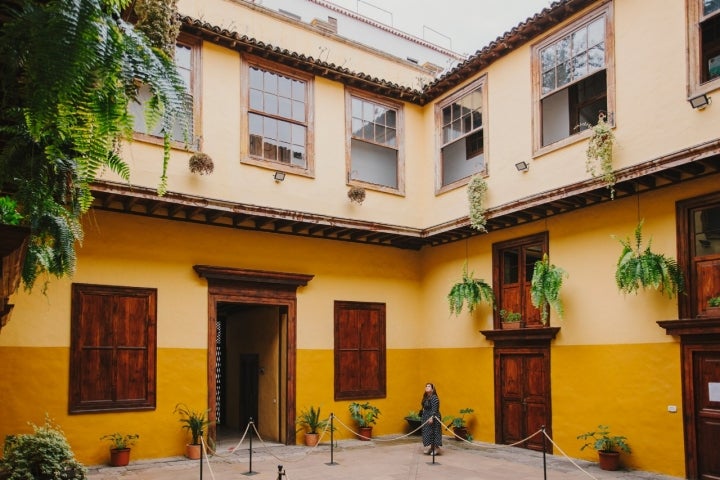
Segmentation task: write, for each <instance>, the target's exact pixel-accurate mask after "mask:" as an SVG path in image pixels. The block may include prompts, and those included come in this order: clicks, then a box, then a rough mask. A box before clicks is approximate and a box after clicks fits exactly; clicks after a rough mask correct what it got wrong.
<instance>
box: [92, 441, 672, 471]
mask: <svg viewBox="0 0 720 480" xmlns="http://www.w3.org/2000/svg"><path fill="white" fill-rule="evenodd" d="M235 447H237V448H236V449H235V451H231V450H232V449H233V448H235ZM217 452H218V453H217V454H216V455H215V456H212V457H210V458H209V460H206V461H205V463H204V464H203V469H202V474H201V473H200V462H199V461H197V460H194V461H193V460H187V459H185V458H183V457H174V458H167V459H159V460H153V461H137V462H134V461H131V462H130V465H128V466H127V467H114V468H113V467H108V466H96V467H90V469H89V470H90V471H89V475H88V478H89V479H90V480H118V479H132V480H145V479H147V480H149V479H153V480H192V479H199V478H202V479H206V480H229V479H239V478H244V477H246V476H247V477H248V478H253V479H257V480H261V479H268V480H269V479H277V480H309V479H325V480H332V479H338V480H341V479H342V480H345V479H356V478H357V479H363V480H401V479H402V480H436V479H446V478H447V479H454V480H465V479H484V480H526V479H527V480H531V479H532V480H536V479H537V480H544V479H549V480H576V479H577V480H579V479H584V480H587V479H588V478H590V479H597V480H605V479H624V480H678V479H677V478H676V477H668V476H664V475H657V474H652V473H648V472H641V471H618V472H606V471H603V470H600V469H599V468H598V466H597V464H595V463H592V462H586V461H582V460H580V461H578V460H573V461H571V460H569V459H567V458H565V457H564V456H561V455H547V456H546V465H547V471H546V472H544V470H543V455H542V453H541V452H534V451H529V450H525V449H521V448H514V447H507V446H500V445H494V444H483V443H479V442H476V443H474V444H472V445H471V444H467V443H463V442H460V441H456V440H452V439H447V440H446V441H445V446H444V448H443V449H442V453H441V455H439V456H436V457H435V458H434V459H433V457H432V456H429V455H424V454H423V452H422V446H421V444H420V441H419V439H418V438H417V437H407V438H403V439H384V438H382V437H380V438H376V439H373V440H371V441H369V442H364V441H359V440H340V441H339V442H336V446H335V447H334V448H333V449H331V448H330V444H329V443H321V444H320V445H319V446H317V447H315V448H309V447H304V446H285V445H278V444H264V443H262V442H258V441H257V440H255V441H253V454H252V457H251V456H250V453H249V445H248V442H247V441H245V442H243V443H242V444H241V445H239V446H237V444H231V445H227V444H225V445H218V449H217ZM331 460H332V462H331ZM331 463H332V464H331ZM280 465H281V466H282V467H281V469H279V466H280ZM279 473H281V474H280V475H279Z"/></svg>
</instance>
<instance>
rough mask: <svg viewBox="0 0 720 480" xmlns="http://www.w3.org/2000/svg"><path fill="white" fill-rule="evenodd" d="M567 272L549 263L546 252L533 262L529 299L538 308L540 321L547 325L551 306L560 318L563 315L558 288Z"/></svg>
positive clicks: (560, 286)
mask: <svg viewBox="0 0 720 480" xmlns="http://www.w3.org/2000/svg"><path fill="white" fill-rule="evenodd" d="M567 276H568V275H567V272H565V270H563V269H562V268H560V267H557V266H555V265H553V264H551V263H550V258H549V257H548V254H547V253H544V254H543V257H542V260H538V261H537V262H535V266H534V268H533V276H532V279H531V280H530V300H531V301H532V304H533V306H534V307H535V308H538V309H540V321H541V322H542V324H543V325H547V323H548V318H549V316H550V307H552V308H553V309H554V310H555V311H556V312H557V314H558V316H559V317H560V318H562V317H563V314H564V310H563V304H562V301H561V300H560V288H562V284H563V279H564V278H565V277H567Z"/></svg>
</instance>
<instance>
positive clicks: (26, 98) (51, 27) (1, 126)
mask: <svg viewBox="0 0 720 480" xmlns="http://www.w3.org/2000/svg"><path fill="white" fill-rule="evenodd" d="M129 3H130V1H129V0H48V1H40V0H37V1H34V0H22V1H19V2H16V3H14V4H13V5H14V8H13V7H8V11H7V15H6V16H3V17H2V18H3V19H4V20H5V21H4V22H3V23H2V24H0V58H2V59H3V68H2V69H0V188H2V189H3V190H5V191H8V192H10V193H11V195H12V196H13V198H14V199H15V200H16V201H17V204H18V207H19V211H20V213H21V214H22V215H23V217H24V222H26V223H28V224H29V225H30V227H31V231H32V239H31V242H30V246H29V250H28V255H27V256H26V259H25V264H24V267H23V282H24V283H25V286H26V288H28V289H29V288H32V285H33V284H34V282H35V280H36V278H37V276H38V275H39V274H42V273H46V274H53V275H55V276H58V277H60V276H63V275H68V274H72V273H73V271H74V268H75V251H74V248H75V243H76V242H79V241H81V239H82V228H81V224H80V218H81V217H82V215H83V214H84V213H86V212H87V211H88V209H89V208H90V207H91V205H92V201H93V197H92V193H91V189H90V186H91V184H92V182H93V181H94V180H95V178H96V177H97V176H98V175H99V174H100V172H101V171H102V170H103V169H108V170H110V171H113V172H116V173H117V174H119V175H120V176H121V177H122V178H123V179H125V180H126V181H129V174H130V172H129V168H128V166H127V164H126V163H125V162H124V161H123V160H122V159H121V158H120V156H119V145H120V142H121V141H122V140H123V139H127V138H130V137H131V136H132V127H133V120H132V117H131V115H130V114H129V113H128V105H129V104H130V102H133V101H136V100H137V93H138V89H137V84H138V82H140V83H143V84H146V85H148V86H149V88H150V91H151V94H152V99H151V101H150V102H149V106H148V108H149V112H148V116H149V117H150V118H155V119H157V121H158V122H159V123H160V125H161V128H162V131H163V132H164V136H165V142H164V145H165V148H164V154H163V163H162V173H161V177H160V185H159V187H158V193H159V194H161V195H162V194H164V192H165V190H166V188H167V186H166V182H167V176H166V169H167V163H168V161H169V158H170V135H171V133H172V129H173V125H174V123H175V120H176V119H177V118H180V119H182V118H186V117H187V115H186V110H187V102H186V101H185V97H186V91H185V85H184V84H183V81H182V80H181V79H180V77H179V76H178V74H177V71H176V69H175V66H174V64H173V61H172V58H170V57H169V56H168V55H167V54H165V53H164V52H163V51H162V50H161V49H159V48H156V47H154V46H151V45H150V42H149V41H148V39H147V37H146V36H145V35H144V34H141V33H139V32H137V31H135V30H134V28H133V26H132V25H130V24H129V23H126V22H125V21H123V20H122V18H121V12H122V10H123V9H124V8H127V7H128V5H129Z"/></svg>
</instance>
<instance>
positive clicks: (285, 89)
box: [278, 77, 292, 98]
mask: <svg viewBox="0 0 720 480" xmlns="http://www.w3.org/2000/svg"><path fill="white" fill-rule="evenodd" d="M278 95H280V96H281V97H286V98H290V97H292V81H291V80H290V79H289V78H286V77H280V78H278Z"/></svg>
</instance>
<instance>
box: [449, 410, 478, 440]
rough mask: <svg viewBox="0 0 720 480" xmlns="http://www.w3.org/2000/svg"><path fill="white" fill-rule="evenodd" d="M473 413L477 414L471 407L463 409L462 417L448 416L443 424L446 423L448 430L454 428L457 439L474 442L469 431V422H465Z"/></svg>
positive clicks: (461, 411)
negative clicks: (466, 417) (466, 416)
mask: <svg viewBox="0 0 720 480" xmlns="http://www.w3.org/2000/svg"><path fill="white" fill-rule="evenodd" d="M473 412H475V410H473V409H472V408H470V407H467V408H463V409H461V410H460V416H455V415H448V416H446V417H444V418H443V423H445V424H446V425H447V427H448V428H450V427H452V429H453V433H455V436H456V437H457V438H460V439H463V440H471V441H472V435H470V434H469V433H468V431H467V421H466V420H465V415H469V414H471V413H473Z"/></svg>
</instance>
